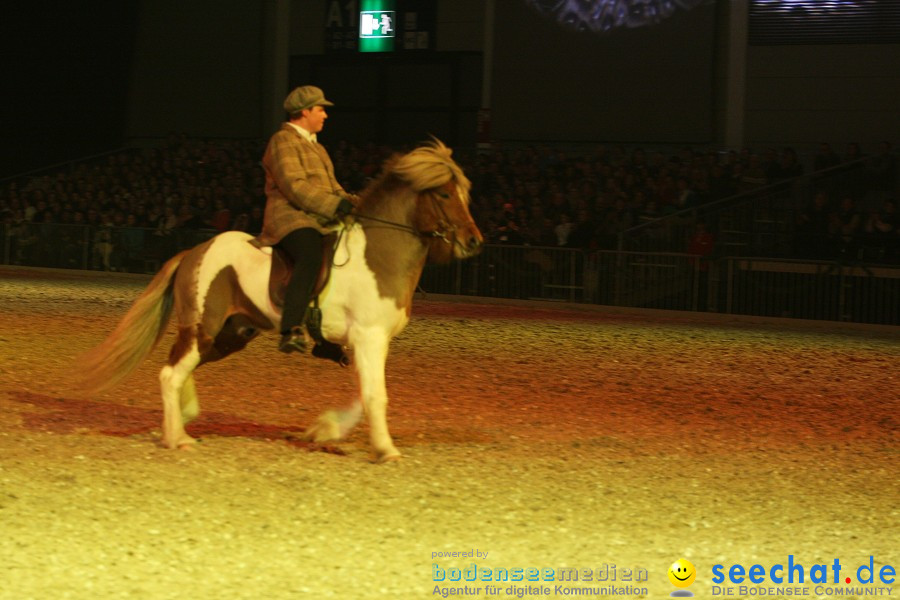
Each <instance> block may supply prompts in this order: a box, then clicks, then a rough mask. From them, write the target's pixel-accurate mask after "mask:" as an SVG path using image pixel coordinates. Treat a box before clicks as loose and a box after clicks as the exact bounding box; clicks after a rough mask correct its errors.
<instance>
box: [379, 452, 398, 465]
mask: <svg viewBox="0 0 900 600" xmlns="http://www.w3.org/2000/svg"><path fill="white" fill-rule="evenodd" d="M402 459H403V455H402V454H400V451H399V450H394V451H393V452H389V453H387V454H383V455H382V456H379V457H378V458H377V459H376V460H375V462H376V463H378V464H379V465H383V464H385V463H391V462H400V461H401V460H402Z"/></svg>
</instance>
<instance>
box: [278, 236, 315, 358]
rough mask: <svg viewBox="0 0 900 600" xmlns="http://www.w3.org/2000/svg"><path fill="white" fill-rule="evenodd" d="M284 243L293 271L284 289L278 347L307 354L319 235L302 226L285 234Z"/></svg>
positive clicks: (309, 341) (288, 351)
mask: <svg viewBox="0 0 900 600" xmlns="http://www.w3.org/2000/svg"><path fill="white" fill-rule="evenodd" d="M284 242H285V243H284V244H283V247H284V248H285V249H286V250H288V253H289V254H293V255H294V256H292V258H293V259H294V270H293V273H292V274H291V280H290V281H289V282H288V284H287V287H286V288H285V293H284V309H283V311H282V314H281V341H280V342H279V344H278V349H279V350H281V351H282V352H285V353H290V352H301V353H306V351H307V349H308V348H309V346H310V343H311V341H312V340H311V339H310V337H309V334H308V333H307V330H306V329H307V328H306V322H307V319H308V318H309V300H310V296H311V295H312V292H313V288H314V287H315V284H316V277H318V274H319V267H320V266H321V264H322V259H321V236H320V235H319V234H318V233H317V232H316V231H314V230H311V229H302V230H297V231H294V232H291V233H290V234H288V236H286V237H285V240H284ZM291 250H293V251H294V252H293V253H292V252H291ZM315 251H318V252H315Z"/></svg>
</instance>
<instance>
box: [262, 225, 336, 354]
mask: <svg viewBox="0 0 900 600" xmlns="http://www.w3.org/2000/svg"><path fill="white" fill-rule="evenodd" d="M337 238H338V234H337V232H335V233H329V234H326V235H325V236H323V237H322V264H321V265H320V266H319V276H318V277H317V278H316V285H315V287H314V288H313V292H312V300H311V301H310V306H309V307H308V312H307V318H306V330H307V331H308V332H309V335H310V337H312V338H313V340H314V341H315V342H316V344H315V346H314V347H313V350H312V354H313V356H315V357H317V358H326V359H328V360H333V361H334V362H336V363H338V364H339V365H341V366H342V367H346V366H348V365H349V364H350V357H348V356H347V354H346V353H345V352H344V349H343V347H341V346H340V345H339V344H335V343H334V342H330V341H328V340H326V339H325V337H324V336H323V335H322V309H320V308H319V295H320V294H321V293H322V290H324V289H325V286H326V285H328V279H329V277H330V276H331V265H332V264H333V262H334V251H335V245H336V241H337ZM250 244H252V245H253V246H255V247H257V248H262V247H263V246H262V245H261V244H260V243H259V240H258V239H256V238H253V239H252V240H250ZM271 249H272V269H271V271H270V272H269V298H270V299H271V300H272V304H274V305H275V306H277V307H278V308H280V309H284V293H285V288H286V287H287V284H288V282H289V281H290V279H291V274H292V273H293V272H294V261H293V260H292V259H291V257H290V256H288V254H287V252H285V251H284V250H282V249H281V248H279V247H277V246H272V247H271Z"/></svg>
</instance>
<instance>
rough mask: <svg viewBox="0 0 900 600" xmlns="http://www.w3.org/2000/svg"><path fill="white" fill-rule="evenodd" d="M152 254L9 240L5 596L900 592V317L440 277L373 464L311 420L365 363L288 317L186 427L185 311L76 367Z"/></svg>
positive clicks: (204, 381)
mask: <svg viewBox="0 0 900 600" xmlns="http://www.w3.org/2000/svg"><path fill="white" fill-rule="evenodd" d="M148 281H149V278H148V277H144V276H133V275H132V276H129V275H115V274H102V273H85V272H74V271H70V272H65V271H50V270H39V269H25V268H16V267H0V305H2V309H0V311H2V312H0V598H3V599H15V600H25V599H29V598H35V599H45V598H46V599H57V598H78V599H81V598H84V599H97V598H148V599H167V598H173V599H174V598H192V599H205V598H210V599H212V598H216V599H229V598H248V599H249V598H267V599H281V598H285V599H292V598H347V599H357V598H359V599H367V598H396V599H407V598H409V599H413V598H437V597H472V596H473V595H474V596H476V597H496V598H512V597H519V598H522V597H525V598H532V597H585V594H591V595H594V594H595V593H597V592H603V593H604V595H606V596H613V595H615V596H625V597H645V598H659V597H665V596H668V595H669V594H670V593H672V592H673V591H677V590H678V589H679V588H676V587H674V586H673V585H672V584H671V583H670V580H669V578H668V577H667V570H668V568H669V566H670V565H671V564H672V563H673V562H674V561H676V560H677V559H679V558H685V559H687V560H688V561H690V562H691V563H692V565H694V567H695V569H696V581H694V583H693V584H692V585H690V586H689V587H688V588H686V589H687V590H688V591H690V592H693V593H694V594H695V595H696V596H698V597H718V596H721V597H726V596H729V597H733V598H739V597H759V596H766V597H785V596H786V595H788V594H790V595H792V596H793V595H800V596H805V597H809V598H834V597H842V598H846V597H860V596H863V595H867V594H868V595H881V596H897V595H900V584H898V583H897V581H896V575H894V576H890V572H891V570H897V569H898V568H900V550H898V549H900V545H898V542H897V541H898V540H900V526H898V522H900V506H898V499H900V484H898V481H900V478H898V472H900V471H898V459H900V444H898V441H900V440H898V437H900V436H898V432H900V375H898V373H900V369H898V364H900V360H898V359H900V333H898V331H897V328H872V327H863V326H852V325H840V324H835V323H804V322H799V321H783V320H779V321H765V320H759V319H739V318H733V317H725V316H719V315H712V316H704V315H691V314H686V313H661V312H654V313H651V312H645V311H627V310H619V309H611V308H602V307H594V308H588V307H577V306H566V305H559V304H512V303H510V304H505V303H488V302H487V301H484V300H475V299H470V300H468V301H449V300H447V299H440V300H436V299H433V298H432V299H428V298H425V299H419V300H417V301H416V303H415V305H414V312H413V318H412V321H411V323H410V325H409V327H408V328H407V330H406V331H405V332H404V333H403V334H402V335H401V336H400V337H398V338H397V339H396V340H395V342H394V344H393V346H392V353H391V356H390V358H389V361H388V370H387V380H388V390H389V393H390V395H391V400H390V405H389V425H390V427H391V429H392V432H393V434H394V436H395V439H396V442H397V445H398V447H399V448H400V449H401V451H402V452H403V453H404V455H405V458H404V459H403V460H402V461H399V462H397V463H393V464H386V465H376V464H372V463H371V462H370V460H369V448H368V440H367V435H366V433H367V428H366V426H365V425H362V426H360V427H359V428H357V430H356V431H354V432H353V433H352V434H351V436H350V437H349V439H348V440H347V441H345V442H342V443H339V444H333V445H326V446H315V445H310V444H305V443H303V442H301V441H299V439H298V438H299V435H300V433H301V432H302V431H303V429H304V427H305V426H306V425H308V424H310V423H311V422H312V421H313V420H314V419H315V417H316V416H317V415H318V414H319V413H320V412H322V411H323V410H326V409H328V408H332V407H335V406H341V405H343V404H345V403H346V402H347V401H348V400H349V399H350V398H351V397H352V395H353V394H354V390H355V384H354V382H353V377H352V373H351V372H349V371H347V370H342V369H340V368H338V367H337V366H335V365H333V364H330V363H325V362H322V361H318V360H315V359H311V358H306V359H305V358H299V357H297V356H296V355H291V356H286V355H282V354H280V353H278V352H277V351H276V349H275V348H276V341H277V338H276V337H275V336H274V335H272V334H268V335H263V336H261V337H260V338H259V339H258V340H256V341H255V342H253V344H252V345H251V346H250V347H248V348H247V349H246V350H245V351H244V352H242V353H240V354H238V355H235V356H233V357H230V358H228V359H226V360H225V361H223V362H220V363H216V364H211V365H206V366H204V367H202V368H201V369H200V370H199V371H198V372H197V388H198V393H199V395H200V402H201V410H202V413H201V415H200V418H199V419H198V420H197V421H195V423H194V424H192V425H190V426H189V431H190V432H192V433H193V434H194V435H196V436H199V437H201V438H202V440H203V441H202V443H201V444H199V445H198V447H197V448H196V449H195V450H194V451H170V450H166V449H163V448H162V447H160V445H159V437H160V433H159V424H160V420H161V415H162V411H161V401H160V399H159V392H158V386H157V381H156V375H157V373H158V369H159V367H160V366H161V365H162V363H163V361H164V359H165V356H166V353H167V351H168V345H169V343H170V342H171V340H172V332H171V331H170V332H169V333H168V334H167V337H166V338H165V339H164V340H163V343H162V345H161V346H160V347H159V348H157V349H156V350H155V351H154V352H153V354H152V355H151V356H150V358H149V359H148V360H147V361H146V362H145V363H143V364H142V366H141V367H140V368H139V369H138V370H137V371H136V372H135V373H134V375H133V376H132V377H131V378H130V379H128V380H127V381H126V382H125V383H124V384H123V385H121V386H120V387H118V388H116V389H114V390H112V391H111V392H108V393H105V394H103V395H101V396H97V397H84V396H81V395H79V394H78V393H77V392H76V391H74V381H75V375H76V374H75V373H73V371H72V364H73V358H74V357H75V356H76V355H77V354H79V353H80V352H82V351H84V350H86V349H88V348H89V347H91V346H93V345H94V344H96V343H98V342H99V341H100V340H101V339H102V338H103V337H104V336H105V335H106V334H107V333H109V332H110V331H111V330H112V328H113V326H114V325H115V323H116V322H117V320H118V318H119V317H120V316H121V315H122V314H123V313H124V311H125V310H126V308H127V306H128V305H129V304H130V302H131V300H133V299H134V297H135V296H136V295H137V294H138V293H139V292H140V290H141V289H142V288H143V286H144V285H146V283H147V282H148ZM454 553H456V554H455V555H454ZM469 553H471V556H468V554H469ZM835 561H837V565H838V566H839V567H840V571H839V572H838V573H837V582H835ZM870 561H871V562H870ZM779 564H780V565H784V566H785V567H786V568H785V570H784V571H782V572H779V571H777V570H776V571H775V573H772V572H771V570H772V568H773V567H774V566H775V565H779ZM473 565H474V567H473ZM735 565H737V567H735ZM753 565H760V567H759V568H758V569H757V570H755V571H753V572H752V574H753V575H754V577H755V578H756V579H757V580H758V581H760V583H758V584H754V583H751V582H750V580H749V579H747V577H749V575H750V574H751V568H752V567H753ZM789 565H794V568H793V569H792V570H791V573H792V578H793V581H792V582H789V581H788V570H787V567H788V566H789ZM798 565H799V567H798ZM817 565H819V567H817ZM860 566H863V567H864V568H863V569H862V570H858V568H859V567H860ZM569 568H574V569H576V570H577V571H576V572H577V574H578V576H579V580H578V581H576V582H572V581H566V582H561V581H558V578H559V577H560V576H563V575H564V574H565V573H569V576H571V571H566V569H569ZM826 568H827V573H826V574H827V583H816V582H815V581H814V580H815V579H819V580H821V579H822V577H823V576H824V575H823V572H825V569H826ZM529 569H537V570H536V571H529ZM732 569H734V570H732ZM798 569H800V570H802V571H803V575H804V581H803V582H802V583H801V582H799V581H798V573H799V572H798ZM488 570H490V571H488ZM550 570H552V573H551V571H550ZM741 570H742V571H743V572H744V575H743V577H744V580H743V582H742V583H738V581H737V580H738V579H739V578H740V575H739V573H740V571H741ZM870 571H873V572H874V581H873V582H871V583H867V582H866V579H867V575H868V573H869V572H870ZM760 572H763V573H764V575H762V576H760V575H759V573H760ZM504 573H508V574H510V575H511V576H512V577H515V576H516V573H521V575H522V578H523V580H522V581H503V580H502V579H501V580H500V581H498V580H497V578H498V577H499V578H502V576H503V574H504ZM535 573H536V574H537V575H536V578H537V579H538V581H528V580H527V579H528V577H529V576H530V575H531V576H534V575H535ZM585 574H590V575H591V580H590V581H586V580H585V577H584V575H585ZM730 574H738V575H737V576H736V578H732V577H731V575H730ZM441 575H443V577H444V579H443V580H439V581H436V579H440V577H441ZM473 575H474V576H475V577H476V579H475V581H466V578H467V577H469V578H472V576H473ZM548 575H552V578H553V580H552V581H547V579H548ZM779 575H783V576H784V577H785V579H784V582H783V583H782V584H780V585H779V584H777V583H776V582H775V581H773V576H774V577H778V576H779ZM454 578H456V579H458V580H457V581H454V580H453V579H454ZM629 578H630V581H629V580H628V579H629ZM717 578H718V582H717ZM847 578H849V579H850V580H851V581H850V583H849V584H848V583H847V582H846V579H847ZM486 579H490V581H486ZM887 579H891V580H892V581H891V582H887ZM466 594H469V595H468V596H467V595H466Z"/></svg>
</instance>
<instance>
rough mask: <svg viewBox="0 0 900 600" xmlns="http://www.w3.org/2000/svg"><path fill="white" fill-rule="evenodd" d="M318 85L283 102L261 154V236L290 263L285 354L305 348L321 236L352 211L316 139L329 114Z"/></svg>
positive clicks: (284, 319)
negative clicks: (283, 116)
mask: <svg viewBox="0 0 900 600" xmlns="http://www.w3.org/2000/svg"><path fill="white" fill-rule="evenodd" d="M326 106H334V104H333V103H332V102H329V101H328V100H326V99H325V94H324V93H323V92H322V90H321V89H319V88H317V87H315V86H312V85H305V86H301V87H298V88H296V89H294V90H293V91H292V92H291V93H290V94H288V96H287V98H285V100H284V110H285V112H287V114H288V116H289V120H288V121H287V122H286V123H283V124H282V126H281V129H280V130H279V131H278V132H276V133H275V134H274V135H273V136H272V137H271V138H270V139H269V144H268V146H267V147H266V152H265V154H264V155H263V161H262V162H263V168H264V169H265V171H266V210H265V214H264V216H263V227H262V233H260V235H259V239H260V241H261V242H262V244H264V245H266V246H275V245H277V246H279V247H280V248H282V249H283V250H284V251H285V252H286V253H287V254H288V255H289V256H290V257H291V259H292V260H293V261H294V270H293V273H292V275H291V279H290V282H289V283H288V285H287V289H286V290H285V296H284V310H283V312H282V315H281V341H280V343H279V345H278V349H279V350H281V351H282V352H285V353H290V352H294V351H298V352H305V351H306V349H307V342H308V339H309V338H308V334H307V331H306V321H307V318H308V316H309V310H308V309H309V302H310V299H311V295H312V292H313V287H314V286H315V283H316V278H317V276H318V273H319V268H320V267H321V263H322V237H323V235H324V234H326V233H328V232H330V231H332V230H334V229H335V226H336V225H337V221H338V220H339V219H340V218H341V217H343V216H345V215H347V214H348V213H350V211H352V210H353V203H352V202H351V196H350V194H348V193H347V192H346V191H344V188H343V187H341V185H340V184H339V183H338V182H337V180H336V179H335V177H334V166H333V165H332V164H331V158H330V157H329V156H328V152H326V151H325V148H323V147H322V146H321V145H320V144H319V143H318V142H317V141H316V134H317V133H319V132H320V131H322V127H323V126H324V124H325V119H327V118H328V114H327V113H326V112H325V107H326Z"/></svg>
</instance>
